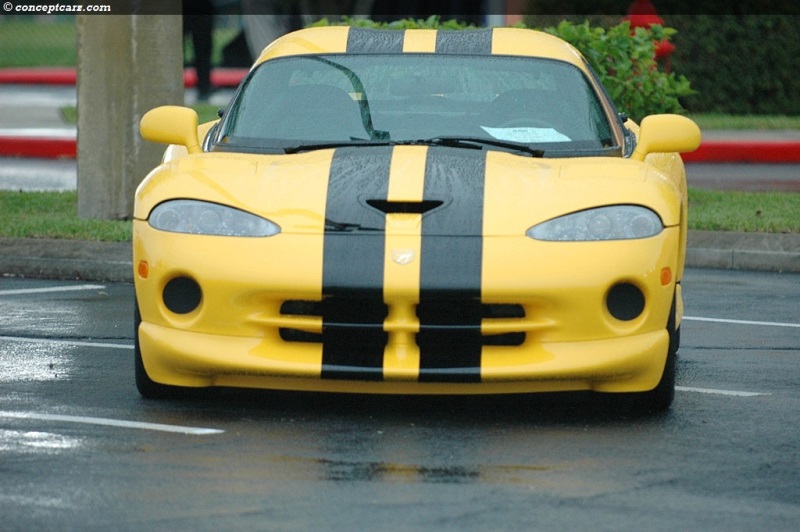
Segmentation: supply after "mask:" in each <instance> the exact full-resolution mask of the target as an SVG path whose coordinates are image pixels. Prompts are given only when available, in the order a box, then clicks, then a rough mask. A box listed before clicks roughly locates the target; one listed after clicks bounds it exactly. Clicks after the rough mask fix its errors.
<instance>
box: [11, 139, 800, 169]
mask: <svg viewBox="0 0 800 532" xmlns="http://www.w3.org/2000/svg"><path fill="white" fill-rule="evenodd" d="M77 152H78V150H77V142H76V140H75V139H69V138H66V139H65V138H46V137H36V138H34V137H15V136H9V137H0V157H31V158H40V159H60V158H70V159H74V158H75V157H76V154H77ZM682 157H683V160H684V162H687V163H761V164H780V163H783V164H800V141H795V142H792V141H786V142H768V141H760V142H743V141H730V142H725V141H714V142H711V141H709V142H704V143H702V144H701V145H700V147H699V148H698V149H697V150H695V151H693V152H691V153H684V154H683V155H682Z"/></svg>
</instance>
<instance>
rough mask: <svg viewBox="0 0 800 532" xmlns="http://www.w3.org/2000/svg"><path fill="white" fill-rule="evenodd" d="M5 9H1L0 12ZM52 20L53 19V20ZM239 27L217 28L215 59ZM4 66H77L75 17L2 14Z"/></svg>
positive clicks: (187, 51)
mask: <svg viewBox="0 0 800 532" xmlns="http://www.w3.org/2000/svg"><path fill="white" fill-rule="evenodd" d="M0 13H1V12H0ZM51 20H52V21H51ZM238 32H239V29H238V28H217V29H216V30H214V40H213V46H212V51H211V63H212V64H214V65H218V64H220V63H221V62H222V50H223V48H225V46H226V45H227V44H228V43H229V42H230V41H231V40H232V39H233V38H234V37H236V35H237V34H238ZM0 51H2V53H0V68H10V67H74V66H75V65H77V31H76V24H75V19H74V17H48V21H47V22H42V19H41V18H36V19H34V18H33V17H24V16H11V17H8V18H6V19H4V20H2V17H0ZM183 53H184V56H185V58H186V63H187V64H189V63H191V62H192V60H193V58H194V50H193V49H192V45H191V42H190V40H189V39H185V40H184V47H183Z"/></svg>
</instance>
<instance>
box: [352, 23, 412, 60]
mask: <svg viewBox="0 0 800 532" xmlns="http://www.w3.org/2000/svg"><path fill="white" fill-rule="evenodd" d="M404 37H405V31H400V30H377V29H365V28H350V30H349V31H348V32H347V53H348V54H366V53H369V54H401V53H403V39H404Z"/></svg>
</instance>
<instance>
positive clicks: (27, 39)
mask: <svg viewBox="0 0 800 532" xmlns="http://www.w3.org/2000/svg"><path fill="white" fill-rule="evenodd" d="M39 20H40V19H39ZM0 50H2V52H0V68H5V67H42V66H52V67H74V66H75V64H76V61H77V37H76V31H75V21H74V19H69V18H60V17H53V18H52V22H48V23H41V22H38V21H37V20H36V19H32V18H28V17H21V16H13V15H12V16H10V17H8V18H6V19H5V20H3V21H0Z"/></svg>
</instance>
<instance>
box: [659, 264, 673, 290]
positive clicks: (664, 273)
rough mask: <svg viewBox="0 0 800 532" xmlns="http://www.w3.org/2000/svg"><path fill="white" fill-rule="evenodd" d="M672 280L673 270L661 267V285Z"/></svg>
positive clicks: (665, 284)
mask: <svg viewBox="0 0 800 532" xmlns="http://www.w3.org/2000/svg"><path fill="white" fill-rule="evenodd" d="M671 282H672V270H671V269H669V268H662V269H661V286H667V285H668V284H669V283H671Z"/></svg>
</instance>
